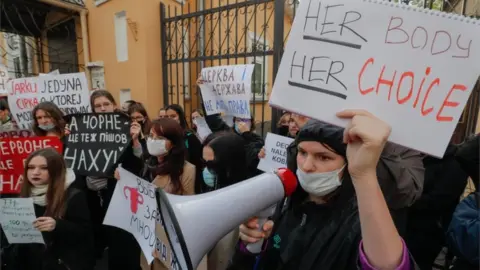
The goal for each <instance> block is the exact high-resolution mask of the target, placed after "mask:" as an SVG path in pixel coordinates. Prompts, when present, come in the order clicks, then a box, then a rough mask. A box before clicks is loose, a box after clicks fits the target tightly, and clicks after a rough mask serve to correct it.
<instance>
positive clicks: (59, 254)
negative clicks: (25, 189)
mask: <svg viewBox="0 0 480 270" xmlns="http://www.w3.org/2000/svg"><path fill="white" fill-rule="evenodd" d="M66 192H67V201H66V204H67V206H66V209H65V214H64V216H63V218H61V219H56V227H55V229H54V230H53V231H51V232H43V233H42V235H43V238H44V240H45V245H42V244H16V245H11V246H10V248H9V249H8V252H9V254H8V258H9V259H10V262H11V263H10V264H9V265H7V268H6V269H8V270H10V269H11V270H57V269H58V270H60V269H62V270H63V269H65V270H66V269H70V270H92V269H94V266H95V257H94V248H93V233H92V228H91V222H90V213H89V210H88V205H87V200H86V197H85V194H84V193H83V191H81V190H79V189H77V188H75V187H72V186H70V187H69V188H68V189H67V191H66ZM34 207H35V214H36V216H37V217H41V216H44V213H45V207H42V206H38V205H34Z"/></svg>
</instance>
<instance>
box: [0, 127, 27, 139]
mask: <svg viewBox="0 0 480 270" xmlns="http://www.w3.org/2000/svg"><path fill="white" fill-rule="evenodd" d="M31 136H33V132H32V131H31V130H29V129H18V130H10V131H0V139H3V138H28V137H31Z"/></svg>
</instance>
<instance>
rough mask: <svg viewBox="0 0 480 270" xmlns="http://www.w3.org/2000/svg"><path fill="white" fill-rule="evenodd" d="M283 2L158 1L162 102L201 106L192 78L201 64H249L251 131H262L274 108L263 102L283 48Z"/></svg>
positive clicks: (267, 127)
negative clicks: (185, 2)
mask: <svg viewBox="0 0 480 270" xmlns="http://www.w3.org/2000/svg"><path fill="white" fill-rule="evenodd" d="M284 3H285V2H284V1H283V0H256V1H242V2H240V1H238V0H234V1H233V0H199V1H197V2H196V3H195V4H194V5H190V4H186V5H180V4H179V5H176V6H172V5H170V6H168V7H167V6H165V5H164V4H162V5H161V7H160V9H161V10H160V12H161V31H162V33H161V34H162V50H163V58H162V61H163V71H164V72H163V89H162V90H163V93H164V100H165V103H166V104H180V105H182V106H183V107H184V108H185V113H186V115H191V112H192V111H193V110H195V109H200V108H201V105H200V102H201V97H200V91H199V89H198V88H197V85H196V80H197V77H198V74H199V73H200V71H201V69H202V68H203V67H210V66H219V65H234V64H247V63H248V64H254V65H255V69H254V72H253V76H252V96H251V102H250V106H251V111H252V114H253V115H254V117H255V122H256V124H257V132H259V133H262V134H265V133H266V131H268V130H270V129H271V126H275V123H276V121H275V120H276V119H278V112H276V110H272V109H271V108H270V107H269V106H268V93H270V91H271V88H272V85H273V81H274V78H275V75H276V72H277V69H278V65H279V63H280V58H281V55H282V52H283V44H284V31H283V27H284V23H288V22H285V21H284V19H285V18H284V16H285V12H284ZM292 7H293V8H294V6H292ZM291 20H292V21H293V17H292V18H291Z"/></svg>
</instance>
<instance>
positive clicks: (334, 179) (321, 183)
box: [297, 166, 345, 197]
mask: <svg viewBox="0 0 480 270" xmlns="http://www.w3.org/2000/svg"><path fill="white" fill-rule="evenodd" d="M344 167H345V166H343V167H342V168H340V169H338V170H335V171H331V172H324V173H305V172H304V171H302V170H301V169H300V168H298V169H297V177H298V182H299V183H300V185H301V186H302V188H303V189H304V190H305V191H306V192H307V193H308V194H312V195H313V196H317V197H321V196H325V195H327V194H329V193H331V192H332V191H334V190H335V189H337V188H338V187H339V186H340V185H341V184H342V183H341V182H340V178H339V177H338V174H339V173H340V172H341V171H342V170H343V168H344Z"/></svg>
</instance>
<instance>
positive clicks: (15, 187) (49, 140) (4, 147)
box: [0, 137, 63, 194]
mask: <svg viewBox="0 0 480 270" xmlns="http://www.w3.org/2000/svg"><path fill="white" fill-rule="evenodd" d="M49 147H52V148H54V149H55V150H56V151H57V152H58V153H60V154H61V153H62V150H63V149H62V148H63V144H62V142H61V141H60V139H59V138H58V137H29V138H2V139H0V194H18V193H20V188H21V183H22V181H21V177H22V175H23V171H24V162H25V159H26V158H27V157H28V156H29V155H30V153H32V152H35V151H37V150H39V149H43V148H49Z"/></svg>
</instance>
